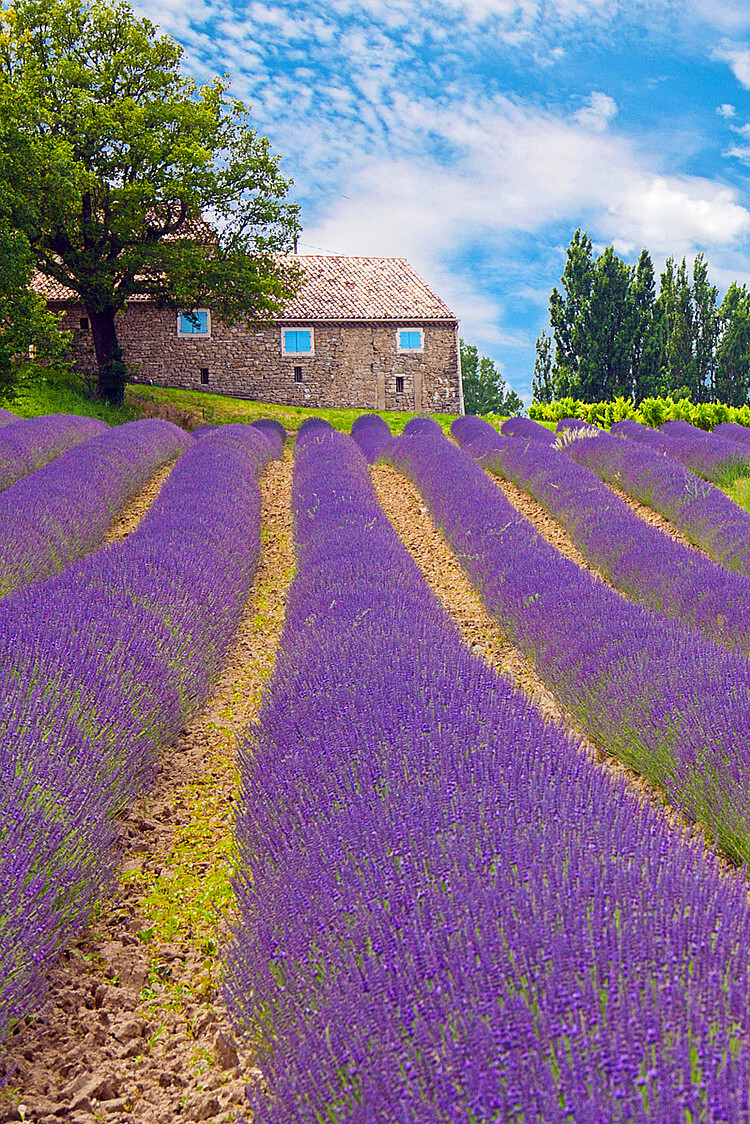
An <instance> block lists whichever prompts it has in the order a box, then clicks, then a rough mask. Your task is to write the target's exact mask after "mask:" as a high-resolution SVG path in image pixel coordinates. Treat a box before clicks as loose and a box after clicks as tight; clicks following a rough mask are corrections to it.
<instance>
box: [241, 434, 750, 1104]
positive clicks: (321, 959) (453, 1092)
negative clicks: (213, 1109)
mask: <svg viewBox="0 0 750 1124" xmlns="http://www.w3.org/2000/svg"><path fill="white" fill-rule="evenodd" d="M305 437H306V439H304V440H302V441H301V442H299V443H298V445H297V450H296V460H295V483H294V508H295V525H296V547H297V551H298V561H299V566H298V570H297V574H296V577H295V580H294V582H293V584H292V587H291V589H290V592H289V597H288V609H287V617H286V622H285V626H284V633H283V637H282V643H281V647H280V651H279V657H278V662H277V668H276V672H275V675H274V679H273V681H272V683H271V685H270V690H269V692H268V694H267V695H266V697H265V700H264V704H263V707H262V711H261V715H260V721H259V723H258V724H256V725H254V726H253V727H252V728H251V729H250V730H249V731H248V743H247V745H246V746H245V747H244V749H243V751H242V753H241V769H242V803H241V807H240V810H239V816H238V837H239V846H240V853H241V855H242V863H241V865H240V868H239V871H238V880H237V893H238V904H239V908H240V912H241V917H242V920H241V923H240V925H239V927H238V930H237V933H236V935H235V939H234V942H233V944H232V946H231V949H230V953H229V957H228V962H227V973H226V989H227V999H228V1002H229V1005H230V1009H231V1011H232V1013H233V1014H234V1015H235V1017H236V1018H238V1019H239V1020H241V1021H242V1023H243V1024H244V1025H245V1026H246V1027H248V1028H249V1029H250V1030H251V1032H252V1033H253V1036H254V1041H255V1042H256V1043H257V1045H258V1049H259V1051H260V1055H261V1059H262V1065H263V1068H264V1072H265V1074H266V1077H267V1079H268V1082H269V1084H270V1087H271V1090H272V1095H271V1096H270V1097H269V1098H264V1097H262V1096H256V1097H255V1099H254V1101H253V1103H252V1108H253V1112H254V1117H253V1118H254V1119H255V1120H256V1121H258V1122H259V1124H264V1122H265V1124H282V1122H283V1124H309V1122H310V1121H313V1120H321V1121H323V1120H326V1121H331V1122H333V1121H341V1122H343V1121H347V1122H352V1124H365V1122H367V1124H393V1122H398V1124H438V1122H440V1124H448V1122H452V1124H453V1122H458V1121H461V1122H465V1124H470V1122H472V1121H473V1122H477V1121H490V1120H498V1121H509V1122H511V1121H512V1122H514V1124H517V1122H521V1121H544V1122H545V1124H547V1122H549V1124H563V1122H567V1124H569V1122H570V1121H571V1120H575V1121H576V1124H579V1122H581V1124H603V1122H604V1121H607V1122H609V1121H615V1120H622V1121H625V1120H629V1121H633V1122H644V1121H656V1120H658V1121H660V1122H664V1124H677V1122H678V1121H679V1122H680V1124H684V1121H685V1120H686V1119H687V1116H686V1113H687V1112H689V1113H690V1114H691V1116H692V1118H693V1119H706V1120H712V1121H719V1120H721V1119H725V1120H738V1121H739V1120H742V1119H743V1114H744V1113H745V1112H746V1106H747V1102H748V1097H749V1096H750V1045H748V1043H750V1034H748V1031H750V1024H749V1023H748V1011H749V1010H750V968H749V967H748V961H747V956H746V953H745V947H746V944H747V942H748V940H749V939H750V909H749V907H748V901H747V894H746V887H745V885H744V882H743V880H742V879H741V878H736V879H731V878H725V877H722V876H721V875H720V872H719V869H718V866H717V865H716V863H715V861H714V860H713V858H712V857H711V856H710V855H707V854H706V852H705V850H704V849H703V848H702V847H700V846H699V845H697V844H692V843H690V842H688V841H686V840H684V839H682V838H681V837H679V836H675V835H673V834H672V833H671V832H670V831H669V829H668V828H667V827H666V825H665V820H664V818H663V817H662V816H661V815H660V814H659V813H658V812H657V811H656V810H653V809H651V808H650V807H647V806H643V805H641V804H640V803H639V802H638V801H637V800H636V799H635V798H634V797H633V796H632V795H631V794H630V792H629V791H627V790H626V788H625V787H624V785H623V784H622V783H621V782H619V781H615V780H612V779H611V778H610V777H609V776H608V775H607V774H605V773H603V772H601V771H599V770H597V769H596V768H594V767H593V766H592V765H591V764H590V762H589V761H588V760H587V759H586V758H585V756H584V755H583V754H582V753H581V752H579V751H578V750H577V749H576V748H575V747H574V746H573V745H572V743H571V742H570V741H568V740H567V738H565V736H564V735H563V734H562V732H561V731H559V730H557V729H556V728H554V727H551V726H548V725H546V724H545V723H544V722H543V721H542V720H541V718H540V717H539V715H538V714H537V712H536V711H534V709H533V708H532V707H531V706H530V704H529V703H528V701H527V700H526V699H525V698H523V697H522V696H520V695H519V694H518V693H517V692H516V691H515V690H513V689H512V688H511V686H510V685H509V683H508V682H507V680H505V678H503V677H501V676H498V675H496V674H495V673H494V672H492V671H491V670H490V669H489V668H488V667H487V666H486V665H484V664H483V663H482V662H480V661H479V660H478V659H476V658H475V657H474V656H472V654H471V653H470V652H469V651H468V649H467V648H466V646H465V645H464V644H463V643H462V641H461V640H460V638H459V635H458V632H457V630H456V627H455V625H454V624H453V622H452V621H451V620H450V619H449V618H448V617H447V616H446V614H445V613H444V611H443V610H442V608H441V606H440V604H439V602H438V601H437V600H436V598H435V597H434V596H433V595H432V594H431V593H430V592H429V590H428V589H427V587H426V585H425V584H424V582H423V580H422V578H421V575H420V574H419V571H418V570H417V568H416V566H415V565H414V563H413V561H412V560H411V558H410V556H409V555H408V554H407V553H406V551H405V550H404V548H403V546H402V545H401V543H400V541H399V540H398V538H397V537H396V535H395V534H394V532H393V531H392V529H391V527H390V525H389V524H388V522H387V520H386V519H385V517H384V516H383V513H382V511H381V509H380V507H379V505H378V504H377V501H376V499H375V496H374V493H373V491H372V488H371V486H370V483H369V479H368V476H367V471H366V468H365V463H364V460H363V458H362V457H361V456H360V455H359V454H358V453H357V452H356V450H355V447H354V445H353V443H352V442H351V441H350V440H349V439H348V438H346V437H345V436H344V435H342V434H339V433H334V432H321V431H317V432H314V433H310V432H308V435H305ZM397 446H398V447H399V448H400V450H401V452H400V453H399V455H398V459H399V460H403V462H404V463H406V461H408V462H409V463H410V464H414V465H416V464H417V463H419V464H420V465H421V466H422V467H424V465H425V463H426V462H425V461H424V460H423V459H422V458H423V455H424V457H426V458H427V461H429V463H430V465H432V466H434V469H435V471H436V473H437V474H438V476H439V475H440V474H441V472H442V473H444V474H446V475H447V476H448V477H449V478H450V482H451V485H455V483H456V475H455V472H454V465H455V464H457V463H460V462H465V465H466V466H467V470H468V472H469V475H468V477H464V478H462V484H463V485H464V486H467V487H468V486H469V484H470V481H471V480H472V479H473V480H476V479H477V477H479V478H480V479H485V478H484V476H483V474H482V473H481V472H480V470H479V469H478V468H477V467H476V466H475V465H471V464H470V462H468V460H467V458H465V457H463V456H462V454H461V453H459V452H458V451H457V450H456V449H454V448H452V447H451V446H449V445H448V444H447V442H444V441H438V440H436V439H435V438H434V437H429V436H428V437H419V436H417V437H411V438H409V437H407V438H401V439H400V441H399V442H394V443H393V445H392V446H391V447H390V448H391V449H395V448H396V447H397ZM443 446H447V448H449V449H451V453H450V454H449V457H448V460H447V463H445V462H443V461H442V457H441V454H442V452H443ZM420 450H421V452H420ZM485 484H486V490H487V494H489V493H491V492H492V493H497V492H498V489H497V487H496V486H495V485H493V484H492V483H491V482H490V481H488V480H486V479H485ZM472 489H473V484H472V485H471V487H470V488H469V491H470V492H471V491H472ZM441 491H442V487H441V485H440V482H439V481H438V482H437V483H435V484H434V485H433V483H431V485H430V488H429V492H430V495H431V496H432V497H433V500H434V499H435V498H436V494H437V493H438V492H441ZM447 491H448V492H450V493H451V496H452V499H451V503H453V504H455V503H456V495H455V493H454V492H453V491H452V487H448V489H447ZM483 498H484V494H483V496H482V499H483ZM472 501H473V506H472V511H473V517H472V522H471V526H470V527H469V528H467V535H466V541H467V543H473V546H470V547H469V554H470V555H473V556H475V557H476V558H477V559H478V558H479V557H480V556H481V557H484V542H483V538H484V536H485V535H492V539H491V541H492V547H491V550H490V552H489V556H488V562H489V559H490V558H491V559H492V560H493V564H494V565H497V564H498V563H497V561H496V556H497V554H498V550H497V548H498V547H499V548H500V553H501V556H502V558H503V559H506V558H507V560H508V562H509V563H510V564H511V565H512V563H513V560H512V554H510V555H508V554H507V553H506V551H505V549H504V548H505V546H506V545H508V540H507V536H506V534H505V532H506V530H507V528H505V527H503V526H502V525H501V526H500V527H498V526H497V525H496V523H495V521H494V518H493V514H494V513H490V514H489V516H488V518H487V520H485V519H484V518H483V515H482V512H483V510H484V508H483V504H482V502H481V500H480V501H477V499H476V496H473V495H470V494H468V493H467V494H466V495H465V496H464V494H463V493H461V495H460V496H459V497H458V502H457V505H458V506H459V507H460V508H461V509H462V511H461V515H463V514H464V512H465V509H466V508H467V507H469V506H470V505H472ZM493 528H494V533H493V531H492V529H493ZM512 538H513V536H511V539H512ZM528 561H529V559H528V556H525V557H524V558H523V559H522V560H521V563H522V564H523V563H528ZM519 572H520V570H519ZM532 604H533V600H532ZM596 608H598V606H594V609H596ZM560 623H561V622H560V617H559V616H558V618H557V624H558V627H559V625H560ZM576 627H578V621H576ZM561 641H562V638H561Z"/></svg>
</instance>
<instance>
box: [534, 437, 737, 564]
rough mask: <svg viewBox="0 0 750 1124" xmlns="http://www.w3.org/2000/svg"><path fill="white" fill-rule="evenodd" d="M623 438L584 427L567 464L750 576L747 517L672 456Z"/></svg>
mask: <svg viewBox="0 0 750 1124" xmlns="http://www.w3.org/2000/svg"><path fill="white" fill-rule="evenodd" d="M530 424H534V423H533V422H532V423H530ZM540 428H541V427H540ZM613 429H614V427H613ZM623 436H627V435H626V434H622V431H619V432H618V433H617V434H615V435H613V434H611V433H605V432H604V431H603V430H596V429H594V428H592V427H586V428H585V429H584V430H582V431H581V433H580V435H579V438H578V440H575V441H571V442H569V443H567V444H565V446H564V450H565V453H566V455H567V456H568V457H570V458H571V460H574V461H576V462H577V463H578V464H580V465H583V466H584V467H585V468H589V469H591V471H592V472H594V473H596V475H597V476H599V477H600V478H601V479H603V480H605V481H606V482H607V483H608V484H611V485H612V486H614V487H616V488H621V489H622V490H623V491H624V492H626V493H627V494H628V495H630V496H631V497H632V498H633V499H636V500H638V501H639V502H641V503H644V504H646V505H648V506H649V507H652V508H653V509H654V510H655V511H658V512H659V513H660V514H661V515H663V516H665V518H667V519H669V520H671V522H672V523H674V524H675V526H676V527H679V529H680V530H681V531H683V532H684V534H685V535H687V537H688V538H689V539H690V541H691V542H694V543H695V544H696V546H699V547H700V548H701V549H702V550H705V551H706V553H707V554H708V555H709V556H710V557H711V558H714V559H715V560H716V561H717V562H720V563H721V564H722V566H725V567H727V568H728V569H731V570H737V571H738V572H740V573H742V574H747V575H750V515H748V513H747V512H745V511H743V510H742V509H741V508H739V507H738V506H737V504H735V503H734V502H733V501H732V500H730V499H729V498H728V497H727V496H726V495H724V493H723V492H721V491H720V490H719V489H718V488H716V487H714V486H713V485H712V484H710V483H708V482H707V481H705V480H701V479H699V478H698V476H696V475H694V473H693V472H692V471H690V470H689V469H687V468H685V467H683V466H682V465H681V464H679V463H678V462H677V461H675V460H673V459H672V458H671V457H668V456H664V455H663V453H661V452H659V451H658V450H654V449H651V448H649V447H648V445H647V444H644V443H641V442H637V441H634V440H632V439H630V438H628V439H627V440H623Z"/></svg>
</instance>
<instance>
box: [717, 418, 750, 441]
mask: <svg viewBox="0 0 750 1124" xmlns="http://www.w3.org/2000/svg"><path fill="white" fill-rule="evenodd" d="M712 433H714V434H715V435H716V436H717V437H726V438H728V439H729V440H730V441H739V442H740V444H741V445H750V429H748V427H747V426H746V425H738V424H737V422H720V423H719V425H716V426H714V428H713V430H712Z"/></svg>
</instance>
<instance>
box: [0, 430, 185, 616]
mask: <svg viewBox="0 0 750 1124" xmlns="http://www.w3.org/2000/svg"><path fill="white" fill-rule="evenodd" d="M192 444H193V438H192V437H190V436H189V435H188V434H187V433H185V432H184V431H183V430H181V429H179V428H178V427H177V426H176V425H172V423H171V422H166V421H159V420H157V419H149V420H145V421H135V422H129V423H128V424H126V425H121V426H118V427H117V428H116V429H106V430H105V431H104V432H103V433H99V434H98V435H97V436H93V437H89V438H88V440H86V441H83V442H82V443H81V444H79V445H76V446H75V447H74V448H73V449H70V450H69V451H68V452H66V453H63V454H62V455H61V456H59V457H57V459H56V460H54V461H52V462H51V463H50V464H47V465H45V467H43V468H40V469H38V470H37V471H36V472H32V473H30V474H29V475H28V476H25V477H23V479H21V480H18V481H17V483H15V484H14V485H13V487H11V488H8V489H6V491H4V492H0V597H4V596H6V595H7V594H8V593H10V592H11V591H12V590H14V589H18V588H19V587H20V586H22V585H24V584H25V583H26V582H28V581H34V580H38V579H40V578H46V577H50V576H51V575H52V574H55V573H57V572H58V571H59V570H61V569H63V568H64V567H65V566H67V565H69V564H70V562H72V561H74V560H75V559H76V558H80V557H82V556H83V555H84V554H85V553H86V552H87V551H89V550H91V549H93V548H94V547H95V546H98V545H99V543H100V542H101V540H102V538H103V536H104V534H105V532H106V531H107V529H108V527H109V526H110V525H111V523H112V521H113V519H114V518H115V516H116V515H117V513H118V512H119V511H120V510H121V509H122V508H123V507H124V505H125V504H126V503H127V501H128V500H129V499H131V498H132V496H134V495H135V493H136V492H137V491H139V490H140V489H141V488H142V487H143V486H144V485H145V484H146V483H147V482H148V481H149V479H150V478H151V477H152V476H153V474H154V473H155V472H156V471H157V469H159V468H160V467H161V466H162V465H164V464H167V463H168V462H169V461H172V460H174V459H175V458H176V457H177V456H178V455H179V454H180V453H182V452H184V450H185V449H187V448H188V447H189V446H191V445H192Z"/></svg>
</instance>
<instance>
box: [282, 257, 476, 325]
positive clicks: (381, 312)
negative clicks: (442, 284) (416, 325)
mask: <svg viewBox="0 0 750 1124" xmlns="http://www.w3.org/2000/svg"><path fill="white" fill-rule="evenodd" d="M282 260H285V261H297V262H299V264H300V265H301V266H302V267H303V269H304V271H305V274H306V278H307V280H306V283H305V284H304V285H303V287H302V290H301V292H300V294H299V296H298V297H296V298H295V300H293V301H292V302H291V303H290V304H289V305H288V306H287V308H286V309H285V310H284V314H283V317H280V319H284V320H455V319H456V318H455V316H454V315H453V313H452V312H451V310H450V309H449V308H448V307H447V305H445V304H444V303H443V302H442V301H441V300H440V298H439V297H436V296H435V294H434V293H433V292H432V290H431V289H428V287H427V285H425V283H424V281H423V280H422V279H421V277H418V276H417V274H416V273H415V272H414V270H413V269H412V267H411V266H410V265H409V263H408V261H407V260H406V258H363V257H357V258H354V257H352V258H350V257H327V256H317V255H314V254H300V255H299V256H297V257H293V256H289V257H287V258H285V259H282Z"/></svg>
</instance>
